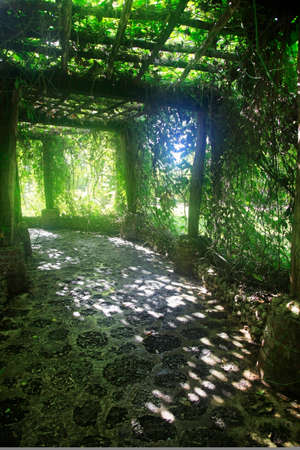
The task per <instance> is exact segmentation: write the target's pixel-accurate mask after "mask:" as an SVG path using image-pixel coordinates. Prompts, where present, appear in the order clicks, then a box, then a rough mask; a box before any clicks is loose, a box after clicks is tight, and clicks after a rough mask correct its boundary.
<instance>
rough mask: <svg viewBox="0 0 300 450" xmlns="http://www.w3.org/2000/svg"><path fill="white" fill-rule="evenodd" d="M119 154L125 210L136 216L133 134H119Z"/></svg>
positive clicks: (134, 144)
mask: <svg viewBox="0 0 300 450" xmlns="http://www.w3.org/2000/svg"><path fill="white" fill-rule="evenodd" d="M120 140H121V153H122V159H123V161H124V176H125V188H126V198H127V209H128V211H129V212H130V213H133V214H136V210H137V170H136V169H137V158H138V149H137V145H136V142H135V140H134V136H133V132H132V130H130V129H128V128H127V129H126V130H124V131H122V132H121V135H120Z"/></svg>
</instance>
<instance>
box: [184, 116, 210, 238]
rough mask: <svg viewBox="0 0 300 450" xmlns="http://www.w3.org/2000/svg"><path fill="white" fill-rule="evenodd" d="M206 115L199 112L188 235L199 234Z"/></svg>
mask: <svg viewBox="0 0 300 450" xmlns="http://www.w3.org/2000/svg"><path fill="white" fill-rule="evenodd" d="M206 136H207V132H206V117H205V115H204V112H202V111H199V112H198V113H197V138H196V150H195V157H194V162H193V167H192V174H191V181H190V197H189V215H188V235H189V236H190V237H197V236H198V227H199V216H200V205H201V197H202V190H203V180H204V163H205V151H206Z"/></svg>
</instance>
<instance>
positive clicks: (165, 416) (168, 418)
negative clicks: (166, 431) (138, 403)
mask: <svg viewBox="0 0 300 450" xmlns="http://www.w3.org/2000/svg"><path fill="white" fill-rule="evenodd" d="M160 415H161V417H162V418H163V419H164V420H166V421H167V422H174V420H175V417H174V415H173V414H172V413H171V412H170V411H168V410H167V409H162V410H161V411H160Z"/></svg>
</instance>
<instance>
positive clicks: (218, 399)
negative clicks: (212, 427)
mask: <svg viewBox="0 0 300 450" xmlns="http://www.w3.org/2000/svg"><path fill="white" fill-rule="evenodd" d="M212 399H213V401H214V403H215V404H216V405H222V404H223V403H224V399H223V398H222V397H220V396H219V395H213V396H212Z"/></svg>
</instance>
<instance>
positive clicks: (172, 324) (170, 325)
mask: <svg viewBox="0 0 300 450" xmlns="http://www.w3.org/2000/svg"><path fill="white" fill-rule="evenodd" d="M167 323H168V327H170V328H177V325H176V323H174V322H167Z"/></svg>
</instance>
